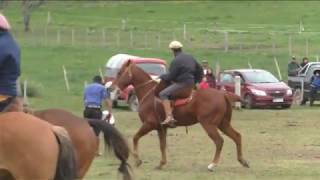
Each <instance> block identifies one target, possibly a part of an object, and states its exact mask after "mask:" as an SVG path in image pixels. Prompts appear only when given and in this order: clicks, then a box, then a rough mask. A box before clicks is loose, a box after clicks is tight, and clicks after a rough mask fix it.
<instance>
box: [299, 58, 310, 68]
mask: <svg viewBox="0 0 320 180" xmlns="http://www.w3.org/2000/svg"><path fill="white" fill-rule="evenodd" d="M308 63H309V59H308V58H307V57H304V58H303V59H302V62H301V64H300V66H301V68H303V67H304V66H305V65H306V64H308Z"/></svg>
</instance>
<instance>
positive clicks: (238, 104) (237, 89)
mask: <svg viewBox="0 0 320 180" xmlns="http://www.w3.org/2000/svg"><path fill="white" fill-rule="evenodd" d="M234 82H235V89H234V90H235V94H236V95H238V96H240V97H241V78H240V76H236V77H235V81H234ZM235 107H236V109H241V102H236V103H235Z"/></svg>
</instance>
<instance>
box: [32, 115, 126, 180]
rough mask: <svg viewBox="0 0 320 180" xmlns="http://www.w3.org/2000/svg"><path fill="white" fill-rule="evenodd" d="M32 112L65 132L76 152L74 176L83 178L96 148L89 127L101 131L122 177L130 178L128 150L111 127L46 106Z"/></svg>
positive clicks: (96, 140) (96, 145)
mask: <svg viewBox="0 0 320 180" xmlns="http://www.w3.org/2000/svg"><path fill="white" fill-rule="evenodd" d="M32 114H33V115H34V116H36V117H38V118H40V119H43V120H45V121H47V122H49V123H50V124H53V125H56V126H62V127H64V128H65V129H66V130H67V131H68V133H69V134H70V137H71V140H72V143H73V145H74V147H75V151H76V160H77V164H78V169H77V177H78V178H80V179H82V178H84V176H85V174H86V172H87V171H88V169H89V167H90V165H91V163H92V161H93V159H94V157H95V155H96V153H97V151H98V138H97V136H96V135H95V134H94V131H93V130H92V128H91V126H92V127H93V128H95V129H97V130H98V131H101V132H103V133H104V140H105V144H107V145H108V147H109V149H110V150H113V152H114V154H115V156H116V157H117V158H118V159H119V160H120V161H121V165H120V167H119V169H118V170H119V172H120V173H122V174H123V180H131V175H130V172H129V169H128V167H129V166H128V163H127V160H128V157H129V152H130V150H129V147H128V145H127V143H126V141H125V139H124V138H123V137H122V135H121V134H120V132H119V131H118V130H117V129H116V128H115V127H113V126H112V125H110V124H108V123H107V122H105V121H102V120H93V119H83V118H80V117H78V116H76V115H74V114H72V113H70V112H67V111H65V110H62V109H46V110H41V111H34V112H32Z"/></svg>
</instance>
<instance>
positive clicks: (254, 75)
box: [244, 71, 279, 83]
mask: <svg viewBox="0 0 320 180" xmlns="http://www.w3.org/2000/svg"><path fill="white" fill-rule="evenodd" d="M244 75H245V77H246V79H247V81H248V82H250V83H277V82H279V80H278V79H277V78H276V77H274V76H273V75H272V74H271V73H270V72H267V71H249V72H245V73H244Z"/></svg>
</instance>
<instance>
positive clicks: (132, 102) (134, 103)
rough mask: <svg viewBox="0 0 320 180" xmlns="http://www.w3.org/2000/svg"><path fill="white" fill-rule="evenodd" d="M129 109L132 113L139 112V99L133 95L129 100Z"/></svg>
mask: <svg viewBox="0 0 320 180" xmlns="http://www.w3.org/2000/svg"><path fill="white" fill-rule="evenodd" d="M128 103H129V108H130V110H131V111H138V108H139V102H138V98H137V96H136V95H134V94H133V95H131V96H130V98H129V101H128Z"/></svg>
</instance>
